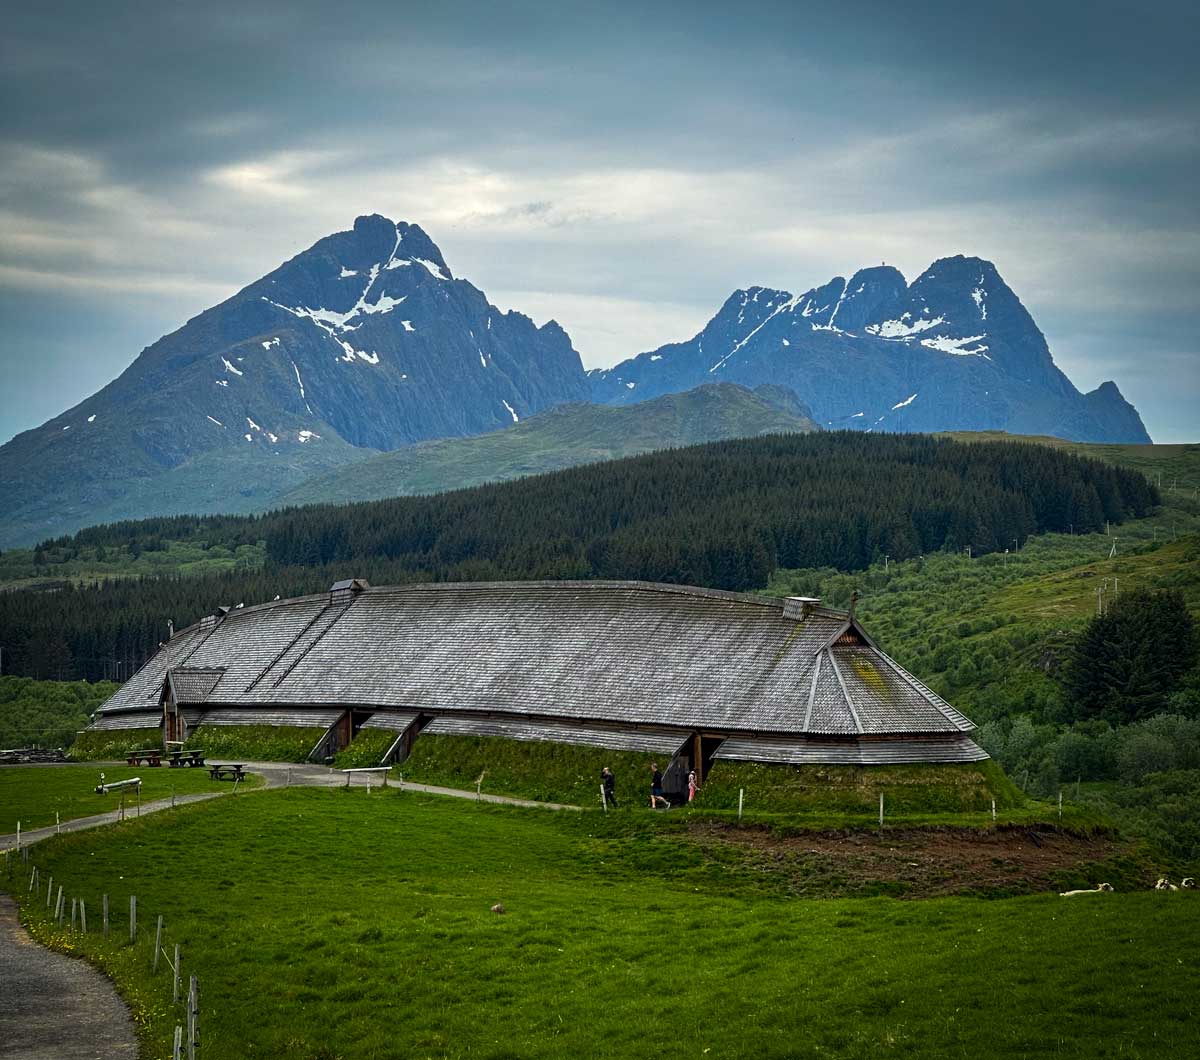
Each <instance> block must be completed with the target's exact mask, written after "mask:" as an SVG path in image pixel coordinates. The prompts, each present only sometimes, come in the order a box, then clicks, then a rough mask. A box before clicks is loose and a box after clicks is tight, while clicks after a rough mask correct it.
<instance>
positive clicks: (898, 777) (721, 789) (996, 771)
mask: <svg viewBox="0 0 1200 1060" xmlns="http://www.w3.org/2000/svg"><path fill="white" fill-rule="evenodd" d="M739 789H741V790H744V791H745V793H746V794H745V800H746V802H745V806H746V808H747V809H748V810H749V811H750V812H758V813H761V812H767V813H773V814H800V815H803V814H820V815H829V814H844V815H847V816H856V815H861V816H864V817H871V816H873V815H876V814H877V813H878V812H879V796H880V794H882V795H883V797H884V804H885V809H886V811H889V812H891V813H903V814H917V815H921V814H958V813H972V812H980V813H981V812H983V811H989V812H990V810H991V800H992V799H993V798H994V799H995V800H996V807H997V809H998V810H999V809H1004V810H1008V809H1016V808H1019V807H1022V806H1024V805H1025V804H1026V801H1027V800H1026V799H1025V798H1024V796H1022V795H1021V793H1020V792H1019V791H1018V790H1017V789H1016V787H1015V786H1014V785H1013V784H1012V782H1011V781H1010V780H1009V779H1008V778H1007V777H1006V776H1005V775H1004V771H1003V770H1002V769H1001V768H1000V767H999V766H998V765H996V763H995V762H977V763H970V764H954V765H902V766H788V765H768V764H764V763H759V762H733V761H721V760H718V761H716V762H715V763H714V764H713V768H712V770H711V772H710V773H709V775H708V777H707V778H706V780H705V782H704V785H703V787H702V788H701V790H700V792H699V794H698V795H697V797H696V806H697V808H698V809H712V810H729V809H736V808H737V804H738V791H739Z"/></svg>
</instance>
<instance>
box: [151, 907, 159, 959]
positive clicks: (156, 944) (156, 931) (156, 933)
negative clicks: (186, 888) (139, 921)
mask: <svg viewBox="0 0 1200 1060" xmlns="http://www.w3.org/2000/svg"><path fill="white" fill-rule="evenodd" d="M161 949H162V913H159V914H158V927H156V928H155V929H154V967H153V968H152V969H151V971H155V972H157V971H158V951H159V950H161Z"/></svg>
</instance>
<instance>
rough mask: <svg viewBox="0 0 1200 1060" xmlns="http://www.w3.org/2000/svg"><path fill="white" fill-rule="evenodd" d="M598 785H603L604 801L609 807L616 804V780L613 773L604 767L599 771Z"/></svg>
mask: <svg viewBox="0 0 1200 1060" xmlns="http://www.w3.org/2000/svg"><path fill="white" fill-rule="evenodd" d="M600 783H601V784H603V785H604V801H605V803H607V804H608V805H609V806H616V804H617V778H616V777H614V776H613V771H612V770H611V769H609V768H608V766H605V767H604V768H603V769H602V770H600Z"/></svg>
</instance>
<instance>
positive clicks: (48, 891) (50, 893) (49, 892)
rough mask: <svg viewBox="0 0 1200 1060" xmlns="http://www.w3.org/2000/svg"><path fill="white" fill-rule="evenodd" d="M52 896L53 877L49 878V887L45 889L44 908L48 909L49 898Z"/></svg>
mask: <svg viewBox="0 0 1200 1060" xmlns="http://www.w3.org/2000/svg"><path fill="white" fill-rule="evenodd" d="M53 894H54V877H53V876H51V877H50V883H49V886H47V887H46V908H47V909H49V908H50V897H51V895H53Z"/></svg>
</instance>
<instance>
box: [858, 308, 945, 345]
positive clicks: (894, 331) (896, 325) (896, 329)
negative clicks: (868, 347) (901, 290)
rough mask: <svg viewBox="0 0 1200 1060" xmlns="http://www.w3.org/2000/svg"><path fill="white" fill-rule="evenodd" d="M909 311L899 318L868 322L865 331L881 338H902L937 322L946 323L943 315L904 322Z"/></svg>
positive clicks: (918, 332)
mask: <svg viewBox="0 0 1200 1060" xmlns="http://www.w3.org/2000/svg"><path fill="white" fill-rule="evenodd" d="M911 317H912V314H911V313H902V314H901V315H900V319H899V320H885V321H884V322H883V323H882V324H868V325H867V333H868V334H870V335H878V336H879V337H880V338H881V339H902V338H907V337H908V336H909V335H918V334H920V333H921V332H922V331H928V330H929V329H930V328H936V327H937V326H938V325H939V324H944V323H946V321H945V318H944V317H934V318H933V319H932V320H924V319H921V320H915V321H913V322H912V323H911V324H910V323H906V320H909V319H911Z"/></svg>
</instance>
